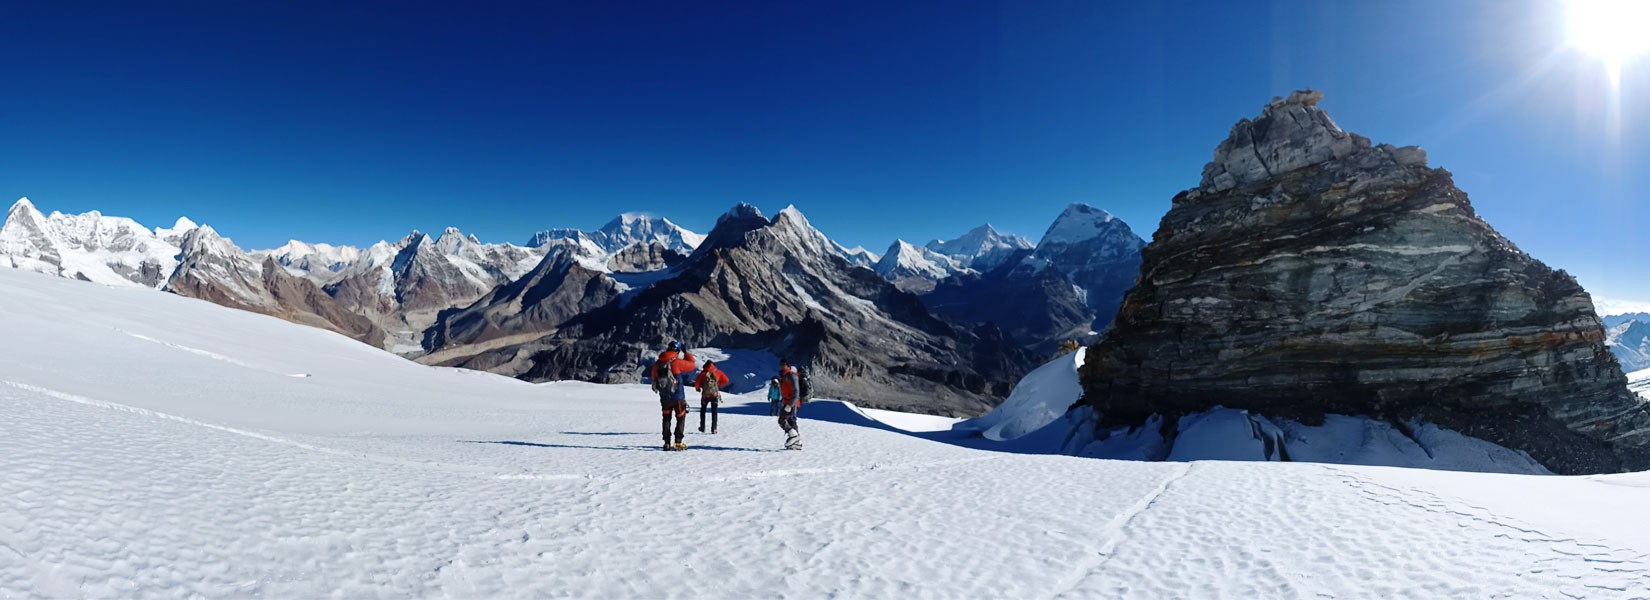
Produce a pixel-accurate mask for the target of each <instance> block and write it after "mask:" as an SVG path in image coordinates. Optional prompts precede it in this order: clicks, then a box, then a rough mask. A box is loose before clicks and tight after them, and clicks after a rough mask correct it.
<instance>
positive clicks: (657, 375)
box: [653, 360, 677, 393]
mask: <svg viewBox="0 0 1650 600" xmlns="http://www.w3.org/2000/svg"><path fill="white" fill-rule="evenodd" d="M676 384H677V381H676V376H675V375H672V374H671V373H670V361H665V360H661V361H659V362H656V363H653V391H655V392H672V393H674V392H675V391H676Z"/></svg>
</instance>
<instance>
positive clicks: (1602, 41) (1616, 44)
mask: <svg viewBox="0 0 1650 600" xmlns="http://www.w3.org/2000/svg"><path fill="white" fill-rule="evenodd" d="M1569 25H1570V43H1571V44H1573V45H1574V46H1575V47H1576V48H1577V49H1579V50H1581V51H1582V52H1584V53H1587V54H1589V55H1592V56H1594V57H1596V58H1598V59H1600V60H1602V61H1604V62H1605V63H1606V64H1608V65H1610V66H1611V67H1613V68H1617V69H1619V68H1620V67H1621V65H1623V64H1625V63H1627V62H1630V61H1632V59H1634V58H1637V57H1638V56H1640V55H1643V54H1645V53H1647V52H1650V0H1570V3H1569Z"/></svg>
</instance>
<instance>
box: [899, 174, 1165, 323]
mask: <svg viewBox="0 0 1650 600" xmlns="http://www.w3.org/2000/svg"><path fill="white" fill-rule="evenodd" d="M1022 242H1024V240H1023V238H1018V237H1017V236H1010V235H1006V234H1002V233H999V232H997V231H996V230H995V229H993V228H991V226H989V225H987V226H983V227H979V228H976V229H974V230H973V231H970V232H969V233H968V234H967V235H964V236H962V237H961V238H958V239H957V240H953V241H951V242H943V243H942V242H936V243H934V244H930V246H931V247H933V246H936V245H937V246H938V247H940V248H944V249H945V250H946V251H948V252H950V251H955V252H956V253H957V256H961V257H964V258H970V259H971V260H973V263H971V264H973V265H975V266H976V269H968V270H965V271H961V272H956V273H944V272H943V270H941V269H928V270H912V271H911V274H910V275H907V277H910V279H908V280H906V281H905V282H904V283H903V285H902V287H903V288H905V289H909V290H913V291H920V292H922V293H923V294H924V295H923V302H924V303H925V304H926V305H927V306H928V307H929V309H930V310H933V311H934V312H935V313H937V314H939V315H942V316H944V317H946V318H948V319H952V320H955V321H959V322H964V323H991V324H994V325H997V326H999V327H1001V328H1003V329H1004V330H1005V331H1007V332H1008V333H1009V334H1010V335H1011V336H1013V337H1014V338H1015V339H1016V340H1018V341H1019V342H1020V343H1022V344H1025V345H1027V346H1029V347H1032V348H1035V349H1037V350H1038V351H1049V350H1052V349H1053V348H1054V347H1055V346H1057V345H1059V344H1060V343H1062V342H1064V341H1066V340H1072V339H1084V338H1087V337H1088V333H1089V332H1090V331H1100V330H1103V329H1105V327H1106V325H1107V324H1109V323H1110V322H1111V320H1112V317H1113V316H1114V315H1115V314H1116V313H1117V309H1118V306H1119V305H1120V304H1121V303H1122V299H1123V294H1124V292H1127V291H1128V289H1129V288H1130V287H1132V286H1133V284H1134V278H1135V276H1136V275H1137V274H1138V273H1139V270H1140V249H1141V248H1142V247H1143V246H1144V245H1145V241H1144V240H1142V239H1140V237H1139V236H1137V235H1135V234H1134V232H1133V231H1131V230H1130V229H1129V226H1128V225H1127V224H1125V223H1124V222H1123V221H1122V220H1120V219H1118V218H1116V217H1114V216H1112V215H1111V214H1110V213H1107V212H1106V211H1104V210H1100V209H1098V208H1094V207H1091V206H1088V205H1084V204H1072V205H1070V206H1068V207H1066V209H1065V210H1064V211H1062V212H1061V213H1060V216H1059V217H1057V218H1056V219H1055V220H1054V222H1053V223H1052V224H1050V225H1049V228H1048V231H1047V232H1046V233H1044V235H1043V238H1042V240H1041V241H1040V242H1039V243H1038V244H1037V246H1036V247H1035V248H1032V247H1031V246H1030V244H1029V243H1022ZM924 250H927V251H929V252H934V251H933V250H930V249H928V248H924ZM890 255H892V252H890ZM884 260H885V261H886V260H887V258H886V257H885V258H884ZM912 262H913V263H915V262H917V261H916V260H915V257H913V260H912ZM980 265H994V266H993V267H992V268H989V269H985V270H983V271H982V270H978V267H979V266H980ZM917 278H929V279H931V280H932V281H929V282H927V283H926V285H927V286H928V287H927V289H923V288H920V287H917V286H916V285H914V282H918V281H920V279H917Z"/></svg>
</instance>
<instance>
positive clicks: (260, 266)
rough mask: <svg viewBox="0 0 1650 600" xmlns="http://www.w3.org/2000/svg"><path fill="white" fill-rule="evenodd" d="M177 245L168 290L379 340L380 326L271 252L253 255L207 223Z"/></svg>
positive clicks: (381, 338)
mask: <svg viewBox="0 0 1650 600" xmlns="http://www.w3.org/2000/svg"><path fill="white" fill-rule="evenodd" d="M180 246H181V249H180V251H179V259H180V261H179V264H178V267H177V269H176V270H174V271H173V272H172V274H171V276H170V277H169V278H167V281H166V286H165V290H166V291H168V292H172V293H174V294H177V295H180V296H188V297H190V298H199V299H201V300H206V301H209V302H212V303H214V304H219V305H223V306H228V307H231V308H239V309H241V310H246V311H251V312H256V313H261V314H266V315H270V316H275V317H280V318H282V319H286V320H289V321H293V322H295V323H302V324H304V325H310V326H313V327H320V328H323V329H330V330H333V331H336V332H338V333H342V334H344V335H347V336H350V337H353V338H355V339H358V340H361V341H363V342H366V343H368V344H372V345H375V346H381V345H382V344H383V343H384V332H383V331H382V330H380V329H379V328H378V327H377V326H376V325H374V324H373V323H372V322H371V321H370V320H368V319H367V318H366V317H363V316H361V315H358V314H355V313H352V312H350V311H348V310H346V309H345V308H344V307H342V306H340V305H339V304H338V302H337V301H336V300H334V299H333V298H332V297H331V296H329V295H327V294H326V293H325V292H323V291H322V290H321V288H320V287H319V286H317V285H315V283H314V282H312V281H309V280H307V279H304V278H302V277H298V276H296V275H293V274H291V273H289V272H287V270H286V269H285V268H284V267H281V266H280V265H279V264H278V263H277V262H276V261H275V259H274V258H273V257H267V256H266V257H264V259H263V261H262V262H258V261H256V260H255V259H253V258H252V256H251V255H249V254H248V253H246V252H245V251H242V250H241V249H240V248H239V247H237V246H236V245H235V244H234V243H233V242H231V241H230V240H229V239H227V238H224V237H222V236H219V235H218V232H217V231H215V230H213V229H212V228H211V227H209V226H205V225H202V226H200V227H196V228H193V229H191V230H190V231H189V233H188V234H186V235H185V236H184V238H183V240H182V243H181V244H180Z"/></svg>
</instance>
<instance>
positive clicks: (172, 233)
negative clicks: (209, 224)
mask: <svg viewBox="0 0 1650 600" xmlns="http://www.w3.org/2000/svg"><path fill="white" fill-rule="evenodd" d="M199 227H200V224H198V223H196V222H194V221H191V220H189V217H178V220H177V222H175V223H173V224H172V226H171V227H156V228H155V235H156V236H159V237H161V238H175V237H179V236H182V235H184V234H186V233H189V232H191V231H194V230H195V229H197V228H199Z"/></svg>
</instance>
